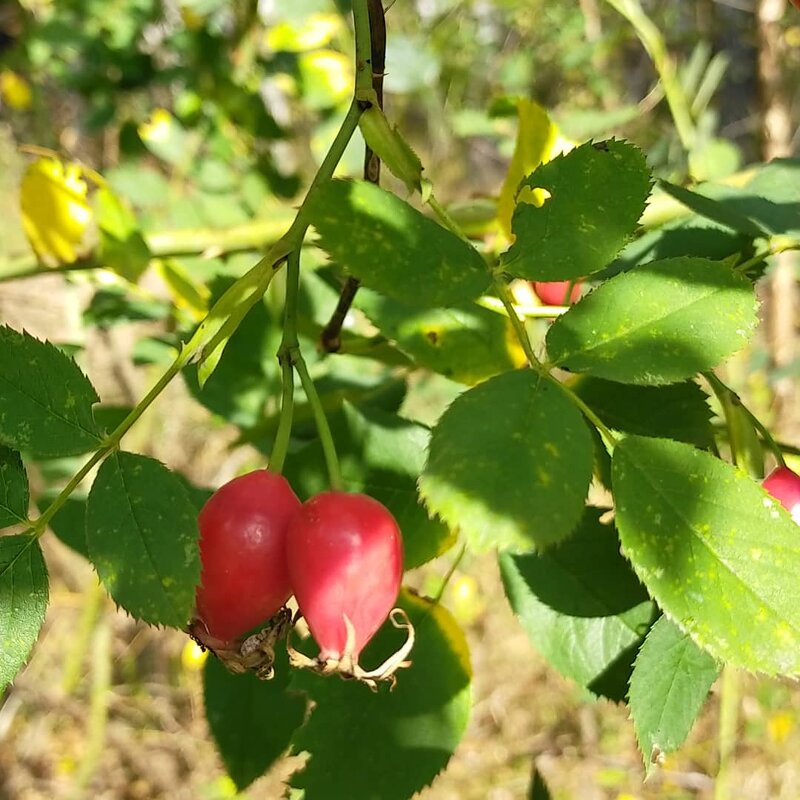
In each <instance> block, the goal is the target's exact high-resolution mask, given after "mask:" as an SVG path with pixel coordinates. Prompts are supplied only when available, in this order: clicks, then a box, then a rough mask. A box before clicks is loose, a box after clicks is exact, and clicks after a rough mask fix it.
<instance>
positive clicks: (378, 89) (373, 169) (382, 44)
mask: <svg viewBox="0 0 800 800" xmlns="http://www.w3.org/2000/svg"><path fill="white" fill-rule="evenodd" d="M369 27H370V34H371V38H370V43H371V48H372V88H373V89H374V90H375V94H376V95H377V97H378V106H379V108H381V109H383V74H384V72H385V69H386V19H385V18H384V11H383V3H382V0H369ZM364 180H365V181H369V183H374V184H375V185H376V186H379V185H380V182H381V160H380V158H379V157H378V155H377V154H376V153H375V152H373V150H372V148H370V146H369V145H367V146H366V147H365V148H364ZM360 285H361V282H360V281H359V280H358V278H353V277H348V278H347V280H346V281H345V283H344V286H343V287H342V291H341V293H340V295H339V301H338V302H337V303H336V308H335V309H334V311H333V314H331V318H330V320H329V321H328V324H327V325H326V326H325V327H324V328H323V329H322V333H321V334H320V337H319V341H320V347H321V348H322V351H323V352H324V353H336V352H338V351H339V350H340V349H341V346H342V327H343V325H344V321H345V319H346V318H347V314H348V312H349V311H350V307H351V306H352V305H353V300H354V299H355V296H356V292H357V291H358V287H359V286H360Z"/></svg>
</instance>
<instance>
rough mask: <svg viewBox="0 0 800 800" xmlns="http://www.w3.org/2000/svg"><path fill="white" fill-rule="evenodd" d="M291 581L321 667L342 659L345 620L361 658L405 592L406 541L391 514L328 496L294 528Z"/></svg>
mask: <svg viewBox="0 0 800 800" xmlns="http://www.w3.org/2000/svg"><path fill="white" fill-rule="evenodd" d="M287 559H288V562H289V576H290V577H291V581H292V587H293V588H294V594H295V597H296V598H297V604H298V606H299V607H300V613H301V614H302V615H303V616H304V617H305V619H306V621H307V622H308V626H309V628H310V629H311V633H312V635H313V636H314V639H315V640H316V642H317V644H318V645H319V647H320V654H319V660H320V661H321V662H325V661H329V660H334V661H340V660H341V659H342V657H343V656H344V655H345V650H346V642H347V628H346V625H345V616H346V617H347V618H348V619H349V620H350V622H351V623H352V625H353V630H354V634H355V642H354V646H353V648H352V650H351V652H350V653H348V654H347V655H349V656H350V657H351V658H352V659H353V661H355V662H357V661H358V655H359V654H360V653H361V651H362V649H363V648H364V646H365V645H366V644H367V642H368V641H369V640H370V639H371V638H372V636H373V635H374V634H375V632H376V631H377V630H378V628H379V627H380V626H381V624H382V623H383V622H384V620H385V619H386V618H387V616H388V615H389V612H390V611H391V610H392V606H393V605H394V603H395V600H396V599H397V593H398V592H399V591H400V580H401V578H402V574H403V544H402V538H401V535H400V529H399V528H398V527H397V523H396V522H395V520H394V517H393V516H392V515H391V514H390V513H389V511H388V509H386V508H385V507H384V506H383V505H381V504H380V503H379V502H378V501H377V500H374V499H373V498H371V497H367V496H366V495H363V494H347V493H345V492H323V493H322V494H318V495H316V496H315V497H312V498H311V500H309V501H308V502H306V503H305V504H304V505H303V507H302V508H301V509H300V512H299V513H298V514H296V515H295V516H294V518H293V519H292V522H291V524H290V525H289V534H288V537H287Z"/></svg>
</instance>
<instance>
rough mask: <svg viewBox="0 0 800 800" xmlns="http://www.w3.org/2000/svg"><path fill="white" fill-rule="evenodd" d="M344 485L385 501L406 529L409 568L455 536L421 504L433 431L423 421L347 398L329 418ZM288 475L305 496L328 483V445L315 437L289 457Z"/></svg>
mask: <svg viewBox="0 0 800 800" xmlns="http://www.w3.org/2000/svg"><path fill="white" fill-rule="evenodd" d="M329 421H330V424H331V428H332V430H333V435H334V439H335V440H336V451H337V454H338V456H339V461H340V467H341V471H342V479H343V481H344V488H345V489H346V490H347V491H349V492H365V493H366V494H369V495H370V496H371V497H374V498H375V499H376V500H379V501H380V502H381V503H383V504H384V505H385V506H386V507H387V508H388V509H389V511H391V512H392V514H393V516H394V517H395V519H396V520H397V524H398V525H399V526H400V530H401V532H402V534H403V561H404V566H405V568H406V569H412V568H413V567H418V566H420V565H421V564H425V563H427V562H428V561H430V560H431V559H433V558H436V557H437V556H439V555H441V554H442V553H443V552H445V551H446V550H447V549H448V548H449V547H451V546H452V545H453V543H454V541H455V537H454V536H453V535H452V534H451V533H450V531H449V530H448V528H447V526H446V525H444V524H443V523H441V522H440V521H438V520H434V519H430V518H429V517H428V514H427V513H426V511H425V509H424V507H423V506H422V505H421V504H420V500H419V496H418V494H417V486H416V480H417V477H418V476H419V474H420V472H421V471H422V466H423V464H424V463H425V450H426V448H427V445H428V439H429V436H430V433H429V431H428V429H427V428H425V427H424V426H423V425H418V424H417V423H414V422H410V421H409V420H406V419H402V418H401V417H398V416H396V415H394V414H389V413H386V412H382V411H380V410H378V409H370V408H362V409H358V408H355V407H354V406H352V405H350V404H349V403H345V404H344V407H343V412H342V414H341V415H336V416H334V417H329ZM284 474H285V475H286V477H287V479H288V480H289V482H290V483H291V484H292V486H293V487H294V489H295V491H297V492H298V494H299V495H300V497H303V498H307V497H311V496H313V495H315V494H317V493H318V492H322V491H325V490H326V489H327V488H328V473H327V470H326V469H325V460H324V457H323V453H322V447H321V445H320V444H319V442H318V441H316V442H313V443H311V444H309V445H307V446H306V447H304V448H303V449H302V450H300V451H299V452H298V453H296V454H294V455H293V456H292V457H291V458H290V459H289V460H288V462H287V464H286V466H285V469H284Z"/></svg>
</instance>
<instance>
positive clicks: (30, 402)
mask: <svg viewBox="0 0 800 800" xmlns="http://www.w3.org/2000/svg"><path fill="white" fill-rule="evenodd" d="M98 400H99V398H98V396H97V393H96V392H95V390H94V387H93V386H92V384H91V383H89V380H88V378H87V377H86V376H85V375H84V374H83V373H82V372H81V371H80V369H79V368H78V367H77V365H76V364H75V362H74V361H73V360H72V359H71V358H69V357H68V356H66V355H64V353H62V352H61V351H60V350H59V349H58V348H57V347H55V346H53V345H52V344H50V343H49V342H40V341H39V340H38V339H34V338H33V337H32V336H29V335H28V334H27V333H17V331H15V330H13V329H11V328H7V327H5V326H0V442H2V443H3V444H6V445H9V446H11V447H13V448H14V449H15V450H22V451H24V452H26V453H31V454H32V455H34V456H39V457H42V458H54V457H58V456H69V455H76V454H77V453H85V452H86V451H87V450H92V449H94V448H95V447H97V446H98V444H99V443H100V436H99V433H98V430H97V426H96V425H95V422H94V419H93V418H92V405H93V404H94V403H96V402H97V401H98Z"/></svg>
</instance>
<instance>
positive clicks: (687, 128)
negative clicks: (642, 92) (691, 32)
mask: <svg viewBox="0 0 800 800" xmlns="http://www.w3.org/2000/svg"><path fill="white" fill-rule="evenodd" d="M606 2H607V3H608V4H609V5H610V6H611V7H612V8H614V9H615V10H616V11H618V12H619V13H620V14H622V16H623V17H625V19H626V20H628V22H629V23H630V24H631V25H632V26H633V29H634V31H635V32H636V35H637V36H638V37H639V41H640V42H641V43H642V45H644V49H645V50H646V51H647V54H648V55H649V56H650V58H651V60H652V62H653V66H654V67H655V68H656V72H657V73H658V77H659V79H660V80H661V85H662V86H663V87H664V95H665V96H666V98H667V105H669V110H670V113H671V114H672V119H673V120H674V121H675V130H676V131H677V132H678V137H679V138H680V140H681V144H682V145H683V148H684V150H686V151H689V150H691V149H692V147H693V145H694V141H695V126H694V122H693V121H692V114H691V111H690V109H689V103H688V101H687V99H686V94H685V93H684V91H683V88H682V87H681V84H680V81H679V80H678V74H677V71H676V69H675V62H674V60H673V58H672V57H671V56H670V54H669V52H668V51H667V46H666V44H665V42H664V37H663V36H662V35H661V31H659V29H658V28H657V27H656V25H655V24H653V21H652V20H651V19H650V18H649V17H648V16H647V14H645V12H644V10H643V9H642V7H641V5H640V4H639V2H638V0H606Z"/></svg>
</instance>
